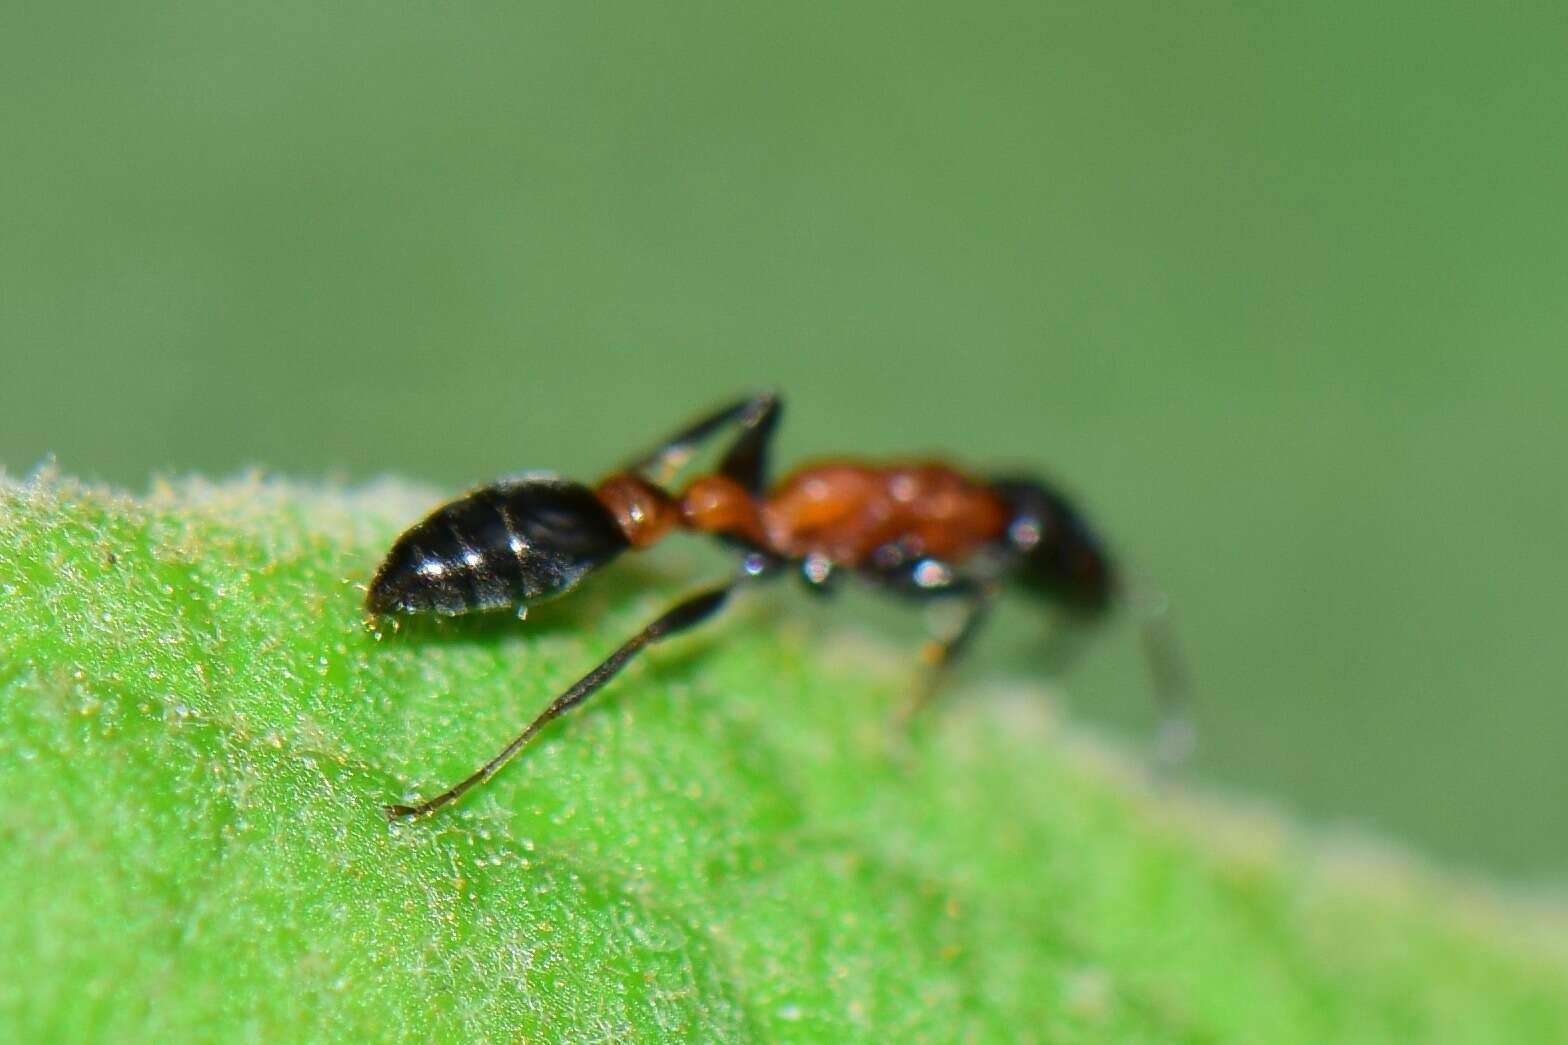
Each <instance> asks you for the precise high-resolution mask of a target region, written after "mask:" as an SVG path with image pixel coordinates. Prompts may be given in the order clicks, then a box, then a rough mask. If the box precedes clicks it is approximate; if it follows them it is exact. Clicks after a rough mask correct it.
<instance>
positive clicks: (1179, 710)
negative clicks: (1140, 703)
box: [1131, 585, 1197, 774]
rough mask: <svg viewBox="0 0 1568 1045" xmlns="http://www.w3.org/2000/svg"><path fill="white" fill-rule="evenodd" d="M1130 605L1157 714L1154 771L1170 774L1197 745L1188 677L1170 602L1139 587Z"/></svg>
mask: <svg viewBox="0 0 1568 1045" xmlns="http://www.w3.org/2000/svg"><path fill="white" fill-rule="evenodd" d="M1131 601H1132V605H1133V608H1134V610H1135V611H1136V613H1137V617H1138V632H1139V639H1140V641H1141V644H1142V646H1143V658H1144V662H1145V663H1146V664H1147V665H1148V668H1149V682H1150V685H1151V687H1152V689H1153V692H1154V703H1155V706H1156V707H1157V708H1158V709H1159V714H1160V726H1159V733H1158V734H1157V735H1156V737H1155V742H1154V768H1155V771H1156V772H1157V773H1160V774H1167V773H1173V772H1175V771H1176V770H1178V769H1180V768H1181V766H1182V764H1183V763H1185V762H1186V761H1187V758H1188V756H1189V755H1191V754H1192V749H1193V746H1194V745H1195V743H1196V742H1197V733H1196V730H1195V729H1194V727H1193V723H1192V677H1191V675H1190V674H1189V673H1188V671H1187V661H1186V658H1184V657H1183V656H1182V653H1181V646H1180V644H1179V643H1178V642H1177V641H1176V629H1175V628H1174V627H1172V626H1171V616H1170V609H1171V605H1170V599H1168V598H1167V597H1166V596H1165V594H1164V593H1163V592H1161V591H1159V590H1158V589H1155V588H1152V587H1150V586H1148V585H1139V586H1138V587H1137V588H1136V589H1135V590H1134V592H1133V597H1132V600H1131Z"/></svg>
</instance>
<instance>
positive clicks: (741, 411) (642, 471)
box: [624, 392, 779, 486]
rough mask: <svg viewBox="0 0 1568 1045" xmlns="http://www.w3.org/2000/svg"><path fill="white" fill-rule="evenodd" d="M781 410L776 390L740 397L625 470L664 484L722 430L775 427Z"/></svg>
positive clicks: (630, 464) (677, 433) (672, 437)
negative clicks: (774, 391) (731, 427)
mask: <svg viewBox="0 0 1568 1045" xmlns="http://www.w3.org/2000/svg"><path fill="white" fill-rule="evenodd" d="M778 412H779V398H778V395H777V394H775V393H773V392H759V393H757V394H756V395H750V396H747V397H746V398H744V399H739V400H736V401H735V402H733V403H729V404H727V405H726V406H724V407H721V408H720V409H718V410H716V411H714V412H713V413H711V414H708V415H707V416H705V417H703V418H701V419H700V420H698V421H696V422H693V423H692V424H690V425H688V426H687V427H685V428H683V429H681V430H680V431H678V432H676V433H675V434H674V435H672V436H670V437H669V438H667V439H665V440H664V441H662V442H661V443H660V444H659V445H658V446H656V447H654V448H653V449H652V450H650V451H649V452H648V453H646V454H643V455H642V456H641V457H638V458H636V459H635V460H633V461H632V462H630V463H629V464H627V465H626V467H625V469H624V470H625V471H628V472H635V473H636V474H638V475H641V476H643V477H644V478H646V479H648V480H649V481H651V482H653V483H654V484H655V485H658V486H663V485H665V484H667V483H668V482H669V481H670V480H671V479H673V478H674V476H675V473H676V472H678V471H680V469H681V468H683V467H685V465H686V463H687V462H688V461H690V460H691V458H692V455H693V454H695V453H696V452H697V450H698V449H699V448H700V447H701V446H702V445H703V444H704V443H706V442H707V441H708V440H710V439H712V438H713V437H714V436H715V435H716V434H717V433H718V432H719V431H721V430H722V429H725V428H728V427H729V426H731V425H734V424H739V425H740V426H741V427H742V428H743V429H747V430H750V429H753V428H755V427H757V426H758V425H766V426H768V427H769V428H771V426H772V425H773V424H774V423H776V422H777V419H778ZM742 439H744V436H742ZM737 445H738V444H737ZM731 452H732V453H733V451H731ZM726 474H727V473H726Z"/></svg>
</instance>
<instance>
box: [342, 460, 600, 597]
mask: <svg viewBox="0 0 1568 1045" xmlns="http://www.w3.org/2000/svg"><path fill="white" fill-rule="evenodd" d="M626 547H627V541H626V537H625V536H624V535H623V534H622V533H621V529H620V527H619V526H617V525H616V522H615V519H614V517H613V516H611V515H610V513H609V511H608V510H607V509H606V508H605V507H604V505H602V504H601V503H599V500H598V498H596V497H595V496H594V493H593V491H592V490H590V489H588V488H587V487H586V486H583V485H581V484H580V483H574V482H570V481H568V480H565V479H560V478H557V477H555V476H551V475H544V474H539V473H534V474H530V475H523V476H519V477H517V478H514V479H503V480H502V481H500V482H498V483H494V484H492V485H490V486H485V487H481V488H479V489H477V490H474V491H472V492H471V493H468V494H465V495H464V496H462V497H459V498H458V499H457V500H455V501H452V502H450V503H448V504H444V505H442V506H441V507H440V508H437V509H436V510H435V511H434V512H432V513H431V514H430V515H429V516H427V517H426V518H425V519H424V520H423V521H422V522H420V523H418V524H416V525H415V526H413V527H412V528H411V529H409V530H408V531H407V532H406V533H404V534H403V535H402V536H401V537H399V538H398V539H397V541H396V542H395V543H394V544H393V545H392V550H391V551H389V552H388V553H387V557H386V560H385V561H384V562H382V564H381V568H380V569H378V570H377V571H376V576H375V579H374V580H372V581H371V583H370V592H369V594H368V595H367V596H366V599H365V605H366V608H367V609H369V610H370V611H371V612H372V613H377V614H382V613H434V614H440V615H443V616H456V615H458V614H462V613H473V612H476V611H480V610H492V609H500V608H502V607H508V606H520V605H526V604H527V603H530V602H536V601H539V600H543V599H548V598H552V597H554V596H556V595H563V594H565V593H566V592H568V591H570V590H571V589H572V588H574V587H576V585H577V583H578V582H579V581H581V580H582V579H583V577H585V576H587V574H588V573H589V572H590V571H592V570H593V569H595V568H597V567H599V566H602V565H603V564H604V563H606V562H608V561H610V560H611V559H613V558H614V557H615V556H616V555H618V554H620V553H621V552H622V551H624V550H625V549H626Z"/></svg>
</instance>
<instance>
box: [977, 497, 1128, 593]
mask: <svg viewBox="0 0 1568 1045" xmlns="http://www.w3.org/2000/svg"><path fill="white" fill-rule="evenodd" d="M991 488H992V489H993V490H995V491H996V493H997V494H999V495H1000V496H1001V497H1002V499H1003V500H1004V501H1006V502H1007V504H1008V506H1009V508H1010V509H1011V510H1012V521H1011V523H1010V524H1009V526H1008V530H1007V540H1008V543H1009V544H1010V545H1011V546H1012V549H1013V551H1014V553H1016V554H1017V556H1018V566H1017V577H1018V579H1019V580H1020V581H1022V582H1023V583H1024V585H1025V586H1027V587H1029V588H1032V589H1034V590H1035V592H1037V593H1038V594H1040V595H1043V596H1045V597H1047V598H1049V599H1051V600H1052V601H1054V602H1057V603H1060V604H1061V605H1063V606H1066V607H1068V608H1069V609H1073V610H1078V611H1080V612H1084V613H1099V612H1102V611H1104V610H1105V609H1107V608H1108V607H1109V606H1110V604H1111V601H1112V598H1113V597H1114V595H1115V592H1116V570H1115V568H1114V567H1113V566H1112V565H1111V560H1110V556H1109V555H1108V554H1107V553H1106V551H1105V547H1104V545H1102V544H1101V543H1100V541H1099V538H1097V537H1096V536H1095V535H1094V532H1093V531H1092V530H1090V529H1089V526H1088V524H1087V523H1086V522H1085V521H1084V519H1083V516H1081V515H1079V514H1078V512H1077V510H1076V509H1075V508H1073V506H1072V505H1071V504H1070V503H1069V502H1068V501H1067V499H1066V498H1065V497H1063V496H1062V495H1061V494H1059V493H1057V492H1056V491H1055V490H1052V489H1051V488H1050V487H1048V486H1046V485H1045V484H1044V483H1039V482H1035V481H1032V480H1026V479H1003V480H999V481H997V482H993V483H992V484H991Z"/></svg>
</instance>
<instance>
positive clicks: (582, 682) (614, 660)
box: [385, 582, 734, 817]
mask: <svg viewBox="0 0 1568 1045" xmlns="http://www.w3.org/2000/svg"><path fill="white" fill-rule="evenodd" d="M733 588H734V583H733V582H731V583H729V584H725V585H723V586H721V587H718V588H713V589H710V590H708V591H704V592H699V593H698V594H696V595H692V596H689V597H688V598H686V599H683V600H682V601H681V602H678V603H676V604H675V606H673V607H672V608H670V609H669V610H667V611H665V613H664V614H663V615H662V616H660V617H659V618H658V619H657V620H655V621H654V622H653V623H652V624H649V625H648V626H647V627H646V628H644V629H642V630H641V631H639V632H638V633H637V634H635V635H633V636H632V637H631V638H629V639H627V640H626V642H624V643H623V644H622V645H621V647H620V649H618V650H616V651H615V652H614V653H612V654H610V655H609V656H608V657H606V658H605V659H604V661H603V662H602V663H600V664H599V666H598V667H596V668H594V669H593V670H592V671H590V672H589V673H588V674H586V675H584V676H583V677H582V678H580V679H578V680H577V681H576V682H574V683H572V685H571V686H570V687H569V688H568V689H567V690H566V692H564V693H562V694H561V695H560V696H559V697H556V698H555V700H553V701H551V702H550V706H549V707H547V708H545V709H544V710H543V711H542V712H540V713H539V716H538V717H537V718H535V719H534V720H533V721H532V722H530V723H529V724H528V728H527V729H524V730H523V731H522V732H521V733H519V734H518V735H517V739H515V740H513V741H512V742H511V743H510V744H508V745H506V747H505V748H503V749H502V750H501V753H500V754H498V755H496V756H495V757H494V758H492V759H491V760H490V761H488V762H486V763H485V764H484V765H483V766H481V767H479V769H477V770H475V771H474V773H473V774H472V775H470V776H469V777H467V778H466V779H465V780H463V781H462V782H461V783H459V784H457V785H456V786H454V787H452V788H449V789H448V790H446V791H443V792H442V793H441V794H439V795H437V796H436V797H434V798H432V799H430V800H429V801H426V802H421V803H420V804H419V805H414V806H405V805H389V806H386V807H385V808H386V812H387V815H388V816H406V817H418V816H424V815H426V814H427V813H433V812H435V811H436V810H437V809H440V808H441V807H442V806H444V805H446V804H447V803H448V802H455V801H456V800H457V799H459V798H461V797H463V795H464V794H465V793H466V792H467V791H468V790H469V789H470V788H472V787H474V786H475V785H477V784H482V783H484V782H485V781H486V780H489V779H490V778H491V777H492V776H494V775H495V774H496V772H497V771H498V770H499V769H500V768H501V767H502V766H504V765H506V763H507V762H509V761H511V759H512V756H513V755H515V754H517V753H518V752H519V751H521V750H522V749H523V747H524V746H525V745H526V744H527V743H528V742H529V741H530V740H532V739H533V738H534V736H535V735H536V734H537V733H538V732H539V731H540V730H541V729H543V728H544V727H545V726H547V725H549V724H550V723H551V722H553V721H554V720H555V719H557V718H559V717H560V716H561V715H563V714H565V713H566V712H568V711H570V710H571V709H572V708H574V707H576V706H577V705H578V704H581V703H582V702H583V701H585V700H587V699H588V698H589V697H590V696H592V695H593V694H594V693H595V692H596V691H597V690H598V689H599V688H600V687H601V686H603V685H604V684H605V683H606V682H609V681H610V679H612V678H614V677H615V674H616V672H618V671H620V670H621V669H622V668H624V667H625V666H626V664H627V662H628V661H630V660H631V659H632V658H633V657H635V656H636V655H637V654H638V653H641V652H642V651H643V649H644V648H646V647H648V646H651V645H652V644H653V643H655V642H658V641H659V640H661V639H665V638H668V637H670V636H671V635H676V634H679V633H680V632H683V631H685V630H686V629H687V628H690V627H692V626H693V625H696V624H700V623H702V622H703V621H705V620H707V619H708V618H709V617H711V616H712V615H713V614H714V613H715V612H716V611H717V610H718V609H719V607H720V606H723V605H724V600H725V599H726V598H728V597H729V594H730V592H731V591H732V590H733Z"/></svg>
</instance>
